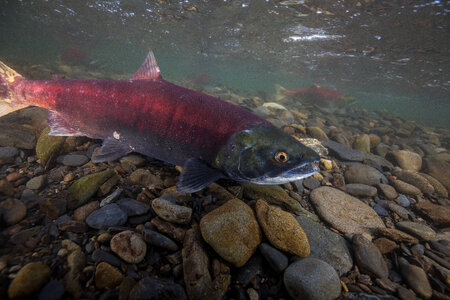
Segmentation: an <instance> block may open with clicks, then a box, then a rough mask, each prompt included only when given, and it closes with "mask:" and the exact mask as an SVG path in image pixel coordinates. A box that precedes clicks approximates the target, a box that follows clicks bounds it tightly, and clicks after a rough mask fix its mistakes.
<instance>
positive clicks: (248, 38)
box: [0, 0, 450, 127]
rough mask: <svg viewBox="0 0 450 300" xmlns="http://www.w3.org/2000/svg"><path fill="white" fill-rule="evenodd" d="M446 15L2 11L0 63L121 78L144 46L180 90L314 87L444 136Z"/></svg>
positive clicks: (337, 6) (139, 7) (71, 5)
mask: <svg viewBox="0 0 450 300" xmlns="http://www.w3.org/2000/svg"><path fill="white" fill-rule="evenodd" d="M447 14H448V6H446V3H445V1H332V2H330V1H300V0H299V1H144V0H142V1H141V0H133V1H75V2H68V1H2V3H1V4H0V43H1V47H0V56H1V59H2V60H3V61H5V62H6V63H10V64H23V65H28V66H29V67H30V66H34V71H35V74H33V76H34V77H35V78H39V77H41V78H42V77H48V76H49V75H50V73H51V74H54V73H56V74H61V73H63V72H62V71H61V68H59V69H58V65H61V64H64V65H69V66H72V67H75V68H76V67H77V66H78V67H80V68H79V69H78V72H71V74H64V75H65V76H66V77H70V78H73V77H76V78H80V77H89V73H88V71H90V72H91V77H92V73H94V74H95V75H96V76H97V77H112V74H120V75H122V77H123V78H126V77H127V76H128V75H130V74H132V73H133V72H134V71H135V70H136V69H137V68H138V66H139V65H140V63H141V62H142V60H143V58H144V57H145V55H146V52H147V51H148V49H150V48H151V49H152V50H153V51H154V52H155V55H156V57H157V60H158V63H159V65H160V68H161V70H162V74H163V76H164V78H165V79H167V80H169V81H177V82H178V83H180V84H183V82H185V81H188V80H192V79H193V78H196V76H197V75H198V74H207V77H208V79H209V81H211V82H210V83H214V84H217V85H223V86H226V87H227V88H230V89H234V90H237V91H241V93H250V94H259V95H260V96H263V97H264V100H267V101H269V100H273V97H272V95H273V94H274V93H275V85H276V84H279V85H281V86H284V87H286V88H290V89H294V88H306V87H309V86H311V84H318V85H320V86H323V87H325V88H330V89H334V90H338V91H342V92H344V93H345V94H347V95H349V96H352V97H354V98H355V100H356V101H354V102H353V104H352V105H354V106H357V107H363V108H368V109H371V110H382V111H389V112H391V113H393V114H395V115H398V116H401V117H404V118H406V119H413V120H419V121H421V122H424V123H425V124H433V125H439V126H444V127H448V125H449V119H450V118H448V115H449V112H450V104H449V81H448V79H449V73H448V65H449V43H450V42H449V39H448V26H449V24H448V16H447ZM70 50H73V51H72V52H77V51H78V52H80V53H70ZM67 52H69V53H67ZM64 53H66V56H70V55H72V56H74V57H72V58H71V57H68V58H67V57H66V58H65V59H64V57H65V56H63V57H62V56H61V55H63V54H64ZM78 56H81V57H78ZM77 57H78V58H77ZM61 58H63V59H62V61H61ZM40 69H41V70H42V71H41V72H39V70H40ZM66 71H67V69H66ZM71 71H73V70H71Z"/></svg>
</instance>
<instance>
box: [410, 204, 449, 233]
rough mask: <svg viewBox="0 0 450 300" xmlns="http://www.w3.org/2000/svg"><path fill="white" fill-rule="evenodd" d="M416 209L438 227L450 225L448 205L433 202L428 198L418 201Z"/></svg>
mask: <svg viewBox="0 0 450 300" xmlns="http://www.w3.org/2000/svg"><path fill="white" fill-rule="evenodd" d="M416 209H417V210H418V211H419V212H420V213H422V214H424V215H425V217H426V218H427V219H429V220H430V221H431V222H433V225H435V226H438V227H448V226H450V208H449V207H448V206H443V205H437V204H433V203H431V202H430V201H428V200H423V201H420V202H419V203H417V205H416Z"/></svg>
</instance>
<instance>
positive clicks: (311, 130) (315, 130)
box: [306, 126, 328, 141]
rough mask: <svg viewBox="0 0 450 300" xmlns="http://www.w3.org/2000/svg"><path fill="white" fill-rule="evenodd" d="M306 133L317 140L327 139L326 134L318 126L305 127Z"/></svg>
mask: <svg viewBox="0 0 450 300" xmlns="http://www.w3.org/2000/svg"><path fill="white" fill-rule="evenodd" d="M306 133H307V134H308V135H309V136H310V137H312V138H315V139H318V140H319V141H327V140H328V136H327V134H326V133H325V132H324V131H323V130H322V129H321V128H320V127H316V126H312V127H306Z"/></svg>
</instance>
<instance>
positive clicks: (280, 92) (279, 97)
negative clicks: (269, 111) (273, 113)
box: [275, 84, 286, 102]
mask: <svg viewBox="0 0 450 300" xmlns="http://www.w3.org/2000/svg"><path fill="white" fill-rule="evenodd" d="M275 89H276V92H275V101H277V102H278V101H283V100H284V98H286V89H285V88H284V87H282V86H281V85H279V84H275Z"/></svg>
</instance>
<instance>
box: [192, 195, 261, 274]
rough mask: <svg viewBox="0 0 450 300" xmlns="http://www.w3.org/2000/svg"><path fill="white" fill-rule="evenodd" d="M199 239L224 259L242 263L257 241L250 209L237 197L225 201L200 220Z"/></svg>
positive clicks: (239, 265)
mask: <svg viewBox="0 0 450 300" xmlns="http://www.w3.org/2000/svg"><path fill="white" fill-rule="evenodd" d="M200 230H201V233H202V237H203V239H204V240H205V241H206V242H207V243H208V244H209V245H210V246H211V247H212V248H213V249H214V250H215V251H216V252H217V253H218V254H219V255H220V256H221V257H222V258H223V259H225V260H226V261H228V262H230V263H231V264H233V265H234V266H236V267H241V266H243V265H244V264H245V263H246V262H247V261H248V260H249V258H250V257H251V256H252V254H253V253H254V252H255V250H256V248H257V247H258V245H259V244H260V243H261V232H260V230H259V226H258V222H257V221H256V219H255V215H254V214H253V211H252V209H251V208H250V207H249V206H248V205H247V204H245V203H244V202H243V201H241V200H239V199H232V200H228V201H227V202H226V203H225V204H223V205H222V206H221V207H219V208H216V209H215V210H213V211H211V212H210V213H208V214H207V215H205V216H204V217H203V218H202V219H201V221H200Z"/></svg>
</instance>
